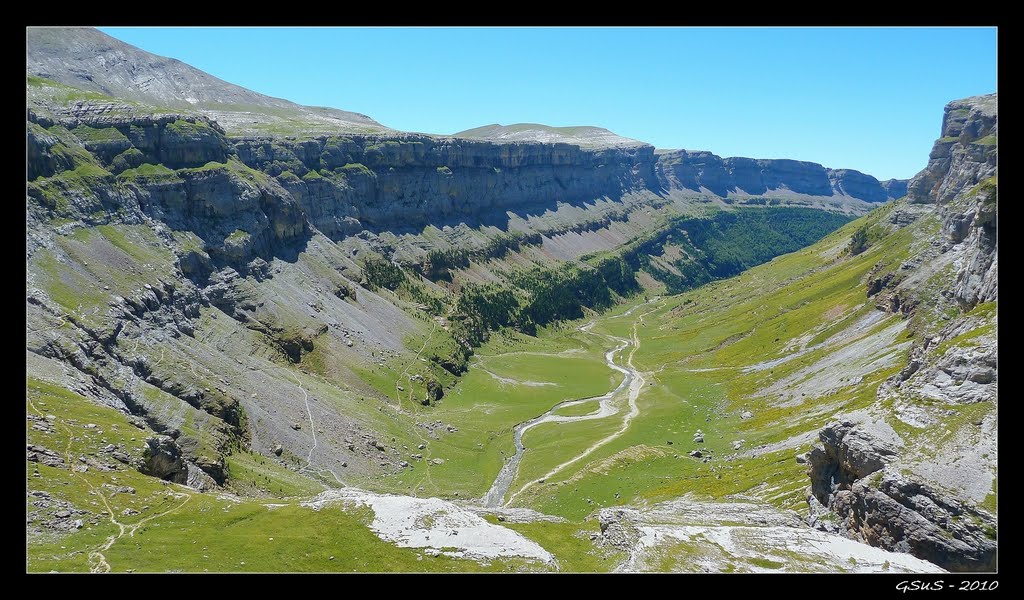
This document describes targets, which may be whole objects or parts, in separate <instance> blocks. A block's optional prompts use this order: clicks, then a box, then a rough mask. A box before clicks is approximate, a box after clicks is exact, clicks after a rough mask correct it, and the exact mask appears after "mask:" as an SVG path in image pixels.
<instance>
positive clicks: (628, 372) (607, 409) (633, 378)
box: [482, 298, 659, 508]
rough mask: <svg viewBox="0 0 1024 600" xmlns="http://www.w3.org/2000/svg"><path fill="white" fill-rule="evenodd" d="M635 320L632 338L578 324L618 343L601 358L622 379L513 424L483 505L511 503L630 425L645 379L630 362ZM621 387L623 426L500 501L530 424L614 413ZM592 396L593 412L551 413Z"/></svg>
mask: <svg viewBox="0 0 1024 600" xmlns="http://www.w3.org/2000/svg"><path fill="white" fill-rule="evenodd" d="M657 300H659V298H654V299H653V300H651V301H649V302H654V301H657ZM645 304H646V303H645ZM641 306H644V305H643V304H640V305H637V306H634V307H633V308H631V309H629V310H628V311H626V312H625V313H623V314H622V315H619V316H620V317H626V316H629V315H630V314H632V313H633V311H635V310H636V309H637V308H640V307H641ZM654 310H656V308H652V309H651V310H650V311H647V312H646V313H644V314H643V315H641V316H640V318H639V319H638V322H641V323H642V322H643V318H644V317H645V316H647V315H648V314H650V313H651V312H653V311H654ZM638 322H634V323H633V330H632V336H631V339H626V338H620V337H617V336H613V335H608V334H597V333H594V332H592V331H591V328H593V326H594V325H595V323H596V320H591V321H590V322H589V323H587V324H586V325H584V326H583V327H581V328H580V329H581V330H582V331H584V332H586V333H589V334H590V335H600V336H602V337H605V338H608V339H609V340H613V341H615V342H617V344H618V345H617V346H616V347H615V348H613V349H611V350H609V351H608V352H606V353H605V355H604V358H605V363H606V364H607V365H608V367H609V368H610V369H613V370H615V371H618V372H620V373H622V374H623V378H622V381H621V382H620V383H619V385H618V386H616V387H615V389H613V390H611V391H610V392H608V393H606V394H604V395H602V396H590V397H587V398H579V399H574V400H566V401H564V402H559V403H558V404H556V405H554V406H553V407H551V408H550V409H549V410H548V411H547V412H545V413H543V414H541V415H539V416H537V417H534V418H532V419H530V420H528V421H524V422H522V423H520V424H518V425H516V426H515V428H513V432H512V439H513V441H514V443H515V447H516V452H515V454H514V455H513V456H512V457H511V458H510V459H509V460H507V461H506V462H505V464H504V465H503V466H502V468H501V471H500V472H499V473H498V476H497V477H496V478H495V480H494V483H493V484H492V485H491V488H490V489H489V490H487V493H486V494H485V495H484V497H483V499H482V503H483V505H484V506H485V507H487V508H497V507H500V506H508V505H509V504H511V503H512V501H513V500H514V499H515V497H516V496H518V495H519V494H521V493H522V492H523V491H525V490H526V489H527V488H529V487H531V486H533V485H535V484H537V483H540V482H541V481H543V480H545V479H547V478H548V477H551V476H552V475H555V474H556V473H558V472H559V471H561V470H562V469H564V468H565V467H568V466H569V465H571V464H573V463H576V462H577V461H579V460H581V459H583V458H586V457H587V456H589V455H590V454H592V453H593V452H594V451H595V450H597V449H598V448H600V447H601V446H604V445H605V444H607V443H608V442H610V441H612V440H614V439H615V438H617V437H619V436H620V435H622V434H623V433H624V432H625V431H626V429H628V428H629V425H630V423H631V422H632V421H633V419H634V418H636V416H637V415H639V414H640V409H639V407H638V406H637V404H636V399H637V397H638V396H639V395H640V392H641V391H642V390H643V386H644V384H645V383H646V379H644V377H643V375H642V374H641V373H640V372H639V371H637V370H636V368H635V367H634V366H633V355H634V354H635V353H636V351H637V349H638V348H639V347H640V339H639V337H638V335H637V331H636V329H637V324H638ZM629 346H632V347H633V348H632V350H631V351H630V353H629V357H628V358H627V360H626V364H625V365H619V364H618V363H616V362H615V355H616V354H617V353H619V352H620V351H622V350H624V349H625V348H627V347H629ZM623 389H628V394H629V395H628V404H629V412H627V413H626V415H625V416H624V417H623V420H622V426H621V427H619V429H618V430H616V431H615V432H614V433H612V434H610V435H608V436H606V437H604V438H602V439H600V440H598V441H597V442H595V443H594V444H593V445H591V446H590V447H588V448H587V449H586V450H584V451H583V452H581V453H580V454H578V455H576V456H574V457H573V458H571V459H569V460H567V461H565V462H563V463H561V464H559V465H558V466H556V467H555V468H553V469H552V470H550V471H548V472H547V473H546V474H544V475H543V476H541V477H539V478H537V479H535V480H533V481H530V482H528V483H526V484H525V485H524V486H523V487H521V488H520V489H519V490H517V491H516V492H515V493H513V494H512V495H511V496H510V497H509V499H508V501H507V502H504V503H503V502H502V501H503V500H504V498H505V495H506V494H507V493H508V490H509V488H510V487H511V485H512V482H513V481H514V480H515V478H516V475H517V474H518V472H519V464H520V463H521V462H522V460H523V454H524V453H525V452H526V446H525V445H524V444H523V434H525V433H526V432H527V431H528V430H530V429H531V428H533V427H536V426H537V425H540V424H541V423H575V422H579V421H589V420H593V419H603V418H606V417H611V416H614V415H616V414H618V413H619V412H620V408H619V407H617V406H615V404H614V403H613V400H614V399H615V397H616V396H618V395H619V393H620V392H621V391H622V390H623ZM595 399H596V400H598V401H599V403H600V404H599V407H598V409H597V410H596V411H594V412H592V413H589V414H585V415H578V416H565V415H556V414H554V413H555V412H556V411H557V410H558V409H560V408H565V407H567V406H575V405H578V404H582V403H584V402H588V401H591V400H595Z"/></svg>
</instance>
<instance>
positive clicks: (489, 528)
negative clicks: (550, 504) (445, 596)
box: [302, 488, 554, 563]
mask: <svg viewBox="0 0 1024 600" xmlns="http://www.w3.org/2000/svg"><path fill="white" fill-rule="evenodd" d="M334 503H355V504H363V505H366V506H369V507H370V508H371V509H373V513H374V517H373V522H372V523H370V529H371V530H372V531H373V532H374V533H375V534H377V537H379V538H380V539H382V540H386V541H388V542H392V543H394V544H396V545H398V546H401V547H405V548H434V549H436V550H439V551H440V550H445V551H446V553H452V555H454V556H460V557H469V558H474V559H492V558H499V557H515V556H518V557H523V558H528V559H534V560H540V561H543V562H546V563H550V562H552V561H553V560H554V558H553V557H552V556H551V554H550V553H548V551H547V550H545V549H544V548H542V547H541V546H540V545H539V544H537V543H536V542H533V541H531V540H529V539H527V538H526V537H524V536H522V535H521V534H519V533H517V532H515V531H512V530H511V529H507V528H505V527H501V526H500V525H493V524H491V523H488V522H487V521H485V520H484V519H483V517H481V516H479V515H477V514H475V513H473V512H471V511H469V510H467V509H464V508H462V507H460V506H458V505H456V504H453V503H451V502H448V501H446V500H441V499H440V498H414V497H412V496H394V495H389V494H374V493H371V492H367V491H364V490H356V489H352V488H347V489H342V490H328V491H325V492H322V493H321V494H319V495H317V496H316V497H315V498H313V499H312V500H310V501H308V502H303V503H302V505H303V506H308V507H310V508H313V509H315V510H321V509H323V508H324V507H326V506H329V505H331V504H334ZM452 548H455V549H456V550H455V551H452V550H451V549H452Z"/></svg>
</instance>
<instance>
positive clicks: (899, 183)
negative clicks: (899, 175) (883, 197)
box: [879, 179, 910, 200]
mask: <svg viewBox="0 0 1024 600" xmlns="http://www.w3.org/2000/svg"><path fill="white" fill-rule="evenodd" d="M879 183H880V184H881V186H882V189H884V190H885V193H886V194H887V195H888V196H889V197H890V198H894V199H897V200H898V199H900V198H902V197H904V196H906V195H907V184H908V183H910V180H909V179H886V180H885V181H880V182H879Z"/></svg>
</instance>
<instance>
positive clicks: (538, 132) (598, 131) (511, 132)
mask: <svg viewBox="0 0 1024 600" xmlns="http://www.w3.org/2000/svg"><path fill="white" fill-rule="evenodd" d="M454 137H461V138H469V139H479V140H488V141H492V142H541V143H547V144H557V143H562V144H574V145H576V146H580V147H581V148H609V147H628V146H647V145H649V144H647V143H645V142H641V141H639V140H634V139H631V138H627V137H622V136H621V135H616V134H615V133H613V132H611V131H609V130H607V129H605V128H603V127H595V126H593V125H572V126H567V127H555V126H552V125H544V124H541V123H513V124H511V125H500V124H497V123H494V124H492V125H484V126H483V127H476V128H474V129H467V130H465V131H460V132H458V133H456V134H454Z"/></svg>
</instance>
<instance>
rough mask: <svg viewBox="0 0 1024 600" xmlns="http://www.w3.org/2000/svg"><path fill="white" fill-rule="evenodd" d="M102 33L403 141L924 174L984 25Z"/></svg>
mask: <svg viewBox="0 0 1024 600" xmlns="http://www.w3.org/2000/svg"><path fill="white" fill-rule="evenodd" d="M102 30H103V31H104V32H106V33H108V34H110V35H113V36H114V37H117V38H119V39H121V40H124V41H126V42H128V43H130V44H133V45H136V46H138V47H140V48H142V49H144V50H148V51H150V52H153V53H156V54H160V55H164V56H171V57H174V58H177V59H180V60H182V61H185V62H187V63H190V64H192V65H194V66H196V67H198V68H200V69H203V70H204V71H207V72H209V73H211V74H213V75H216V76H217V77H220V78H222V79H225V80H227V81H230V82H232V83H236V84H238V85H242V86H244V87H247V88H251V89H253V90H256V91H258V92H262V93H264V94H269V95H271V96H278V97H282V98H287V99H289V100H293V101H295V102H299V103H301V104H312V105H319V106H332V107H335V108H342V109H345V110H353V111H356V112H361V113H365V114H367V115H369V116H371V117H372V118H374V119H376V120H378V121H380V122H381V123H383V124H384V125H387V126H389V127H394V128H396V129H401V130H406V131H420V132H427V133H441V134H449V133H455V132H457V131H462V130H464V129H469V128H472V127H477V126H480V125H486V124H489V123H501V124H505V125H507V124H510V123H520V122H534V123H545V124H549V125H598V126H601V127H606V128H608V129H611V130H612V131H614V132H616V133H618V134H620V135H624V136H627V137H632V138H636V139H639V140H643V141H646V142H649V143H651V144H654V145H655V146H657V147H659V148H688V149H701V150H711V151H712V152H715V153H716V154H719V155H722V156H750V157H755V158H780V157H785V158H795V159H800V160H810V161H814V162H819V163H822V164H824V165H826V166H829V167H837V168H838V167H845V168H852V169H858V170H861V171H864V172H866V173H870V174H872V175H874V176H876V177H878V178H879V179H887V178H890V177H899V178H907V177H911V176H912V175H914V174H915V173H916V172H917V171H918V170H920V169H921V168H922V167H924V165H925V163H926V162H927V160H928V152H929V150H930V149H931V145H932V142H933V141H934V140H935V138H936V137H938V135H939V125H940V120H941V116H942V107H943V105H944V104H945V103H946V102H948V101H950V100H953V99H956V98H962V97H965V96H972V95H976V94H985V93H990V92H994V91H996V30H995V28H914V29H908V28H872V29H856V28H854V29H847V28H844V29H831V28H810V29H801V28H765V29H761V28H755V29H750V28H706V29H704V28H699V29H689V28H463V29H451V28H354V29H349V28H305V29H303V28H279V29H277V28H234V29H224V28H121V27H104V28H102Z"/></svg>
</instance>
